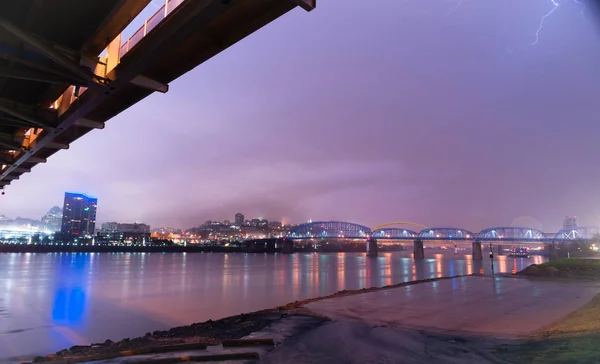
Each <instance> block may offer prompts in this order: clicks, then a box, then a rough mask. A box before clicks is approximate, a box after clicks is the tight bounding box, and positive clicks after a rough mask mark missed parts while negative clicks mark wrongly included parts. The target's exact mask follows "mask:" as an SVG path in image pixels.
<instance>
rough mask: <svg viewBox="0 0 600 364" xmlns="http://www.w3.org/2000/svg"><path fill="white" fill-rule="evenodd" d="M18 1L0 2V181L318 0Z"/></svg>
mask: <svg viewBox="0 0 600 364" xmlns="http://www.w3.org/2000/svg"><path fill="white" fill-rule="evenodd" d="M149 2H150V0H85V1H82V0H60V1H45V0H19V1H10V2H4V3H3V4H2V5H1V11H0V165H1V166H2V169H1V171H0V187H1V188H3V187H4V186H6V185H8V184H10V183H11V181H13V180H16V179H18V178H19V176H20V175H22V174H23V173H27V172H30V171H31V168H32V167H34V166H35V165H36V164H38V163H44V162H46V160H47V158H48V157H50V156H51V155H52V154H54V153H56V152H57V151H58V150H60V149H68V148H69V145H70V143H72V142H73V141H75V140H77V139H78V138H80V137H81V136H83V135H85V134H86V133H88V132H89V131H91V130H93V129H102V128H103V127H104V123H105V122H106V121H107V120H109V119H110V118H112V117H114V116H115V115H117V114H119V113H120V112H122V111H123V110H125V109H127V108H128V107H130V106H132V105H133V104H135V103H136V102H138V101H139V100H141V99H143V98H145V97H146V96H148V95H150V94H151V93H153V92H166V91H167V90H168V84H169V83H170V82H171V81H173V80H174V79H176V78H178V77H180V76H181V75H183V74H185V73H186V72H188V71H190V70H191V69H193V68H195V67H196V66H198V65H199V64H202V63H203V62H205V61H206V60H208V59H210V58H212V57H213V56H215V55H217V54H218V53H220V52H221V51H223V50H224V49H226V48H228V47H229V46H231V45H233V44H235V43H237V42H238V41H239V40H241V39H243V38H244V37H246V36H247V35H249V34H251V33H253V32H254V31H256V30H258V29H260V28H262V27H263V26H265V25H266V24H268V23H270V22H271V21H273V20H275V19H277V18H278V17H280V16H282V15H283V14H285V13H286V12H288V11H290V10H292V9H293V8H295V7H297V6H301V7H302V8H304V9H305V10H311V9H312V8H314V6H315V0H167V1H165V5H164V6H163V7H162V8H161V9H159V10H158V11H157V13H156V14H154V16H153V17H151V18H150V19H149V20H147V21H146V22H145V23H144V25H143V26H142V28H140V30H138V31H137V32H136V33H135V34H134V36H132V38H130V39H122V37H121V32H122V31H123V30H124V29H125V27H126V26H127V25H129V24H130V23H131V21H132V20H133V19H134V18H135V16H136V15H138V14H139V13H140V12H141V11H142V10H143V9H144V8H145V7H146V6H147V5H148V4H149Z"/></svg>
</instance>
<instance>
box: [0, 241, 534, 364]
mask: <svg viewBox="0 0 600 364" xmlns="http://www.w3.org/2000/svg"><path fill="white" fill-rule="evenodd" d="M426 256H427V259H425V260H423V261H419V262H414V261H413V259H412V255H411V254H409V253H406V252H394V253H382V254H380V256H379V257H378V258H367V257H366V256H365V254H360V253H326V254H323V253H322V254H315V253H296V254H292V255H282V254H200V253H198V254H190V253H188V254H160V253H158V254H156V253H154V254H144V253H131V254H122V253H120V254H117V253H114V254H98V253H95V254H94V253H90V254H82V253H73V254H69V253H54V254H33V253H11V254H0V292H1V293H0V313H2V315H0V353H1V354H0V362H5V361H6V359H5V358H6V357H14V356H17V355H20V354H28V355H39V354H47V353H50V352H55V351H57V350H60V349H63V348H65V347H67V348H68V347H70V346H72V345H75V344H89V343H91V342H99V341H104V340H105V339H107V338H110V339H112V340H119V339H122V338H124V337H133V336H139V335H143V334H144V333H146V332H149V331H154V330H164V329H167V328H170V327H173V326H177V325H184V324H189V323H193V322H199V321H205V320H208V319H217V318H220V317H225V316H230V315H235V314H238V313H241V312H251V311H256V310H259V309H264V308H269V307H274V306H277V305H281V304H285V303H288V302H293V301H296V300H301V299H305V298H310V297H317V296H324V295H328V294H332V293H334V292H337V291H340V290H344V289H347V290H353V289H361V288H367V287H372V286H384V285H391V284H396V283H400V282H405V281H411V280H416V279H425V278H435V277H441V276H451V275H458V274H471V273H474V272H475V273H477V272H479V269H480V268H483V270H484V271H485V273H486V274H489V273H490V271H491V264H490V261H489V259H487V260H486V259H484V260H483V261H473V260H472V259H471V256H470V255H458V256H455V255H454V254H453V253H452V252H448V251H445V252H444V251H442V252H440V251H431V250H426ZM544 259H545V258H542V257H539V256H536V257H532V258H528V259H523V258H517V259H515V258H508V257H506V256H497V257H496V260H495V263H494V266H495V269H496V270H497V272H498V271H500V272H505V273H510V272H511V270H512V268H513V267H515V268H516V270H521V269H523V268H525V267H526V266H528V265H529V264H532V263H542V262H543V261H544ZM497 284H498V285H500V284H504V283H500V282H498V283H497ZM455 288H456V289H462V287H461V286H460V285H458V286H455Z"/></svg>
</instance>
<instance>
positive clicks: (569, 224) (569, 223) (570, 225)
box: [563, 216, 579, 230]
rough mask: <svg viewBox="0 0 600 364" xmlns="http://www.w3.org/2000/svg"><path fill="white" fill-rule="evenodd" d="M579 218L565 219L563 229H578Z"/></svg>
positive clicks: (570, 217)
mask: <svg viewBox="0 0 600 364" xmlns="http://www.w3.org/2000/svg"><path fill="white" fill-rule="evenodd" d="M577 220H578V219H577V216H567V217H565V221H564V223H563V229H569V230H573V229H577V227H579V223H578V221H577Z"/></svg>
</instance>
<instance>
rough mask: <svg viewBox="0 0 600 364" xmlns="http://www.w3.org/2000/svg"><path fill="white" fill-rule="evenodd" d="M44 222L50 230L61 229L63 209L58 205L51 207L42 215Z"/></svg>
mask: <svg viewBox="0 0 600 364" xmlns="http://www.w3.org/2000/svg"><path fill="white" fill-rule="evenodd" d="M42 224H43V225H44V227H45V228H46V229H48V230H50V231H53V232H54V231H60V229H61V224H62V210H61V208H60V207H58V206H54V207H53V208H51V209H50V210H49V211H48V213H46V215H44V216H42Z"/></svg>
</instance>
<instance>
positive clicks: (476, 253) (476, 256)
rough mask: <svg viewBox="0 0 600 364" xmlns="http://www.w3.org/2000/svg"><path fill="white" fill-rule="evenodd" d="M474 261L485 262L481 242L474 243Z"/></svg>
mask: <svg viewBox="0 0 600 364" xmlns="http://www.w3.org/2000/svg"><path fill="white" fill-rule="evenodd" d="M473 260H483V254H482V252H481V242H480V241H474V242H473Z"/></svg>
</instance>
